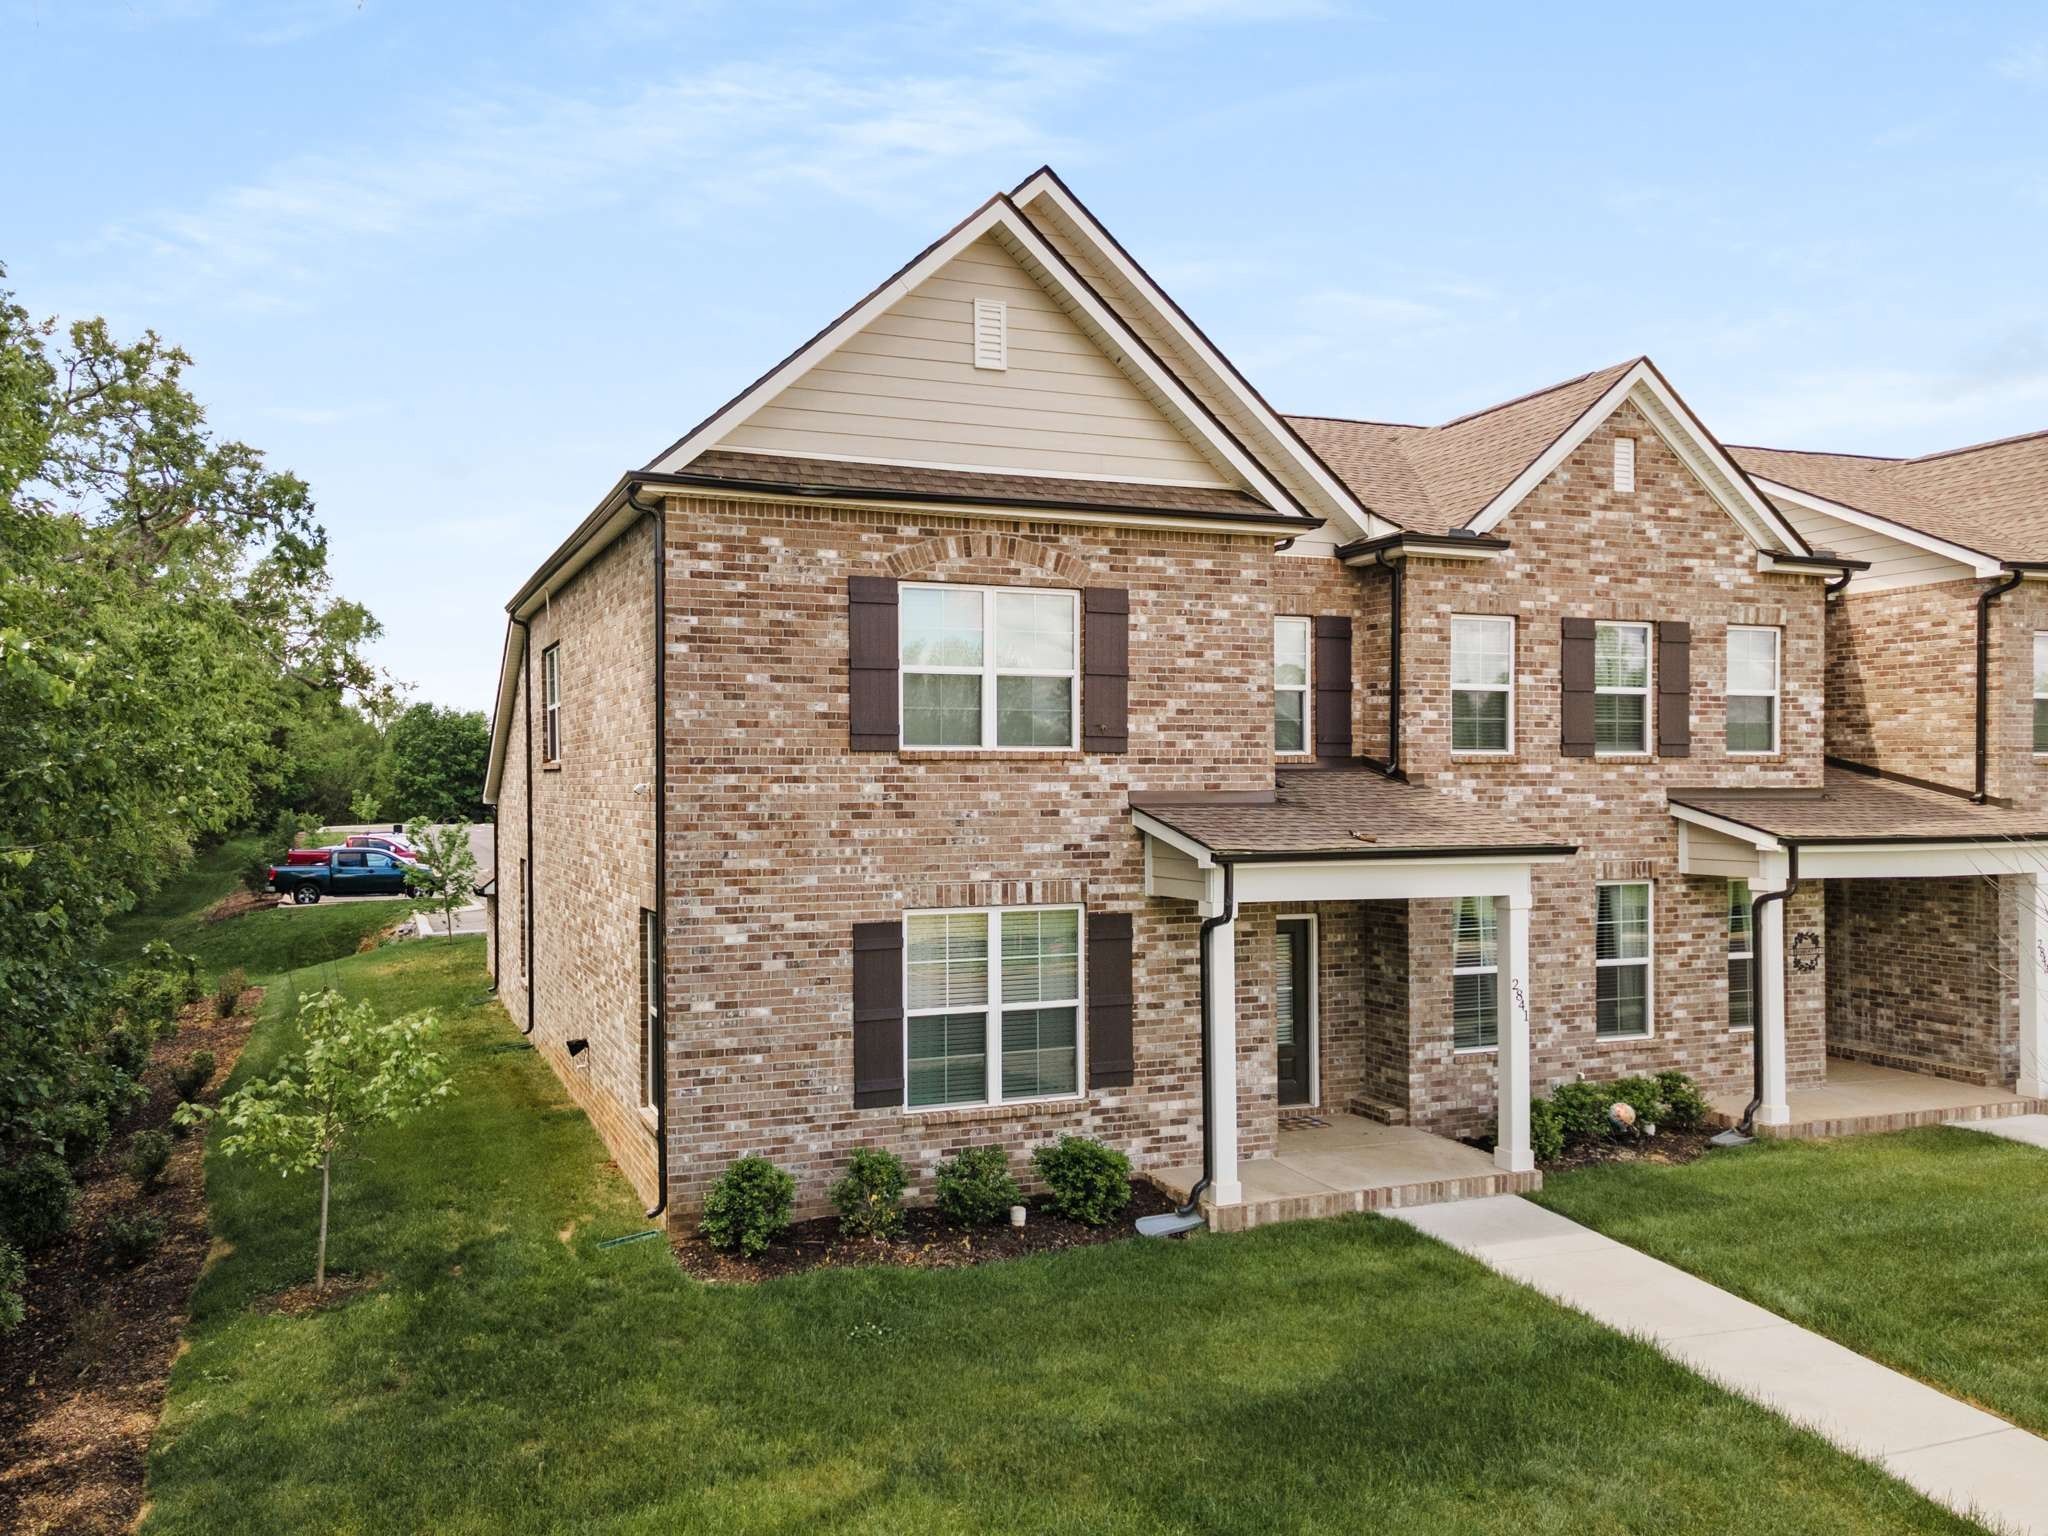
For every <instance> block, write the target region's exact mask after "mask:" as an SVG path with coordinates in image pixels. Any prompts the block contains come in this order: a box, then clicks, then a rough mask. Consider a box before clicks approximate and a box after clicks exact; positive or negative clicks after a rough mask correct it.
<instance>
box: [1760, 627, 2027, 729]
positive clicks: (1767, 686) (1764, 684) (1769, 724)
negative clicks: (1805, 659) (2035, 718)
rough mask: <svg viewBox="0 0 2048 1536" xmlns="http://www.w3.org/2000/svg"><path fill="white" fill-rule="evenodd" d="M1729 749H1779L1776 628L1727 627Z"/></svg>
mask: <svg viewBox="0 0 2048 1536" xmlns="http://www.w3.org/2000/svg"><path fill="white" fill-rule="evenodd" d="M2037 713H2038V711H2037ZM1728 750H1729V751H1730V752H1775V751H1777V750H1778V632H1777V631H1776V630H1775V629H1757V628H1754V627H1752V626H1750V625H1746V624H1731V625H1729V626H1728Z"/></svg>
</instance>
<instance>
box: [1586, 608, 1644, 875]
mask: <svg viewBox="0 0 2048 1536" xmlns="http://www.w3.org/2000/svg"><path fill="white" fill-rule="evenodd" d="M1603 629H1639V630H1641V631H1642V632H1643V686H1642V687H1640V688H1614V687H1609V688H1603V687H1601V686H1600V680H1599V670H1598V669H1599V665H1600V631H1601V630H1603ZM1593 666H1594V669H1595V670H1594V677H1593V711H1594V716H1593V719H1594V724H1593V733H1594V735H1593V740H1594V747H1593V755H1594V756H1595V757H1647V756H1649V755H1650V727H1651V720H1650V712H1651V710H1652V709H1654V708H1655V707H1656V697H1657V695H1656V687H1657V635H1656V630H1655V626H1653V625H1652V624H1651V623H1650V622H1649V621H1648V620H1647V619H1596V620H1594V621H1593ZM1603 693H1604V694H1607V695H1608V696H1610V697H1616V698H1631V697H1633V696H1635V695H1637V694H1640V695H1642V700H1643V734H1642V740H1641V745H1639V746H1633V747H1603V746H1600V745H1599V739H1600V738H1599V731H1600V725H1599V710H1600V695H1602V694H1603ZM1621 883H1623V884H1630V883H1639V882H1621Z"/></svg>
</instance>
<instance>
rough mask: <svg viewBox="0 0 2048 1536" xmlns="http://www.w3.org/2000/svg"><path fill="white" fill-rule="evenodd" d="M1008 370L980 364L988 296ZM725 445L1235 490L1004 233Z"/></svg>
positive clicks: (977, 246)
mask: <svg viewBox="0 0 2048 1536" xmlns="http://www.w3.org/2000/svg"><path fill="white" fill-rule="evenodd" d="M978 299H980V300H990V299H993V300H998V301H1000V302H1001V303H1002V304H1003V305H1004V313H1005V316H1006V318H1007V324H1008V345H1007V366H1004V367H1001V368H989V367H986V366H984V367H980V368H977V367H976V366H975V347H974V337H975V332H974V323H975V301H976V300H978ZM717 446H719V447H721V448H732V449H746V450H751V451H756V452H769V453H786V454H793V455H798V456H805V457H812V458H819V457H826V458H848V459H858V460H872V461H878V462H884V463H901V464H921V465H937V466H944V467H947V468H962V469H1005V470H1022V471H1026V472H1032V473H1040V474H1048V475H1069V476H1081V477H1098V478H1111V479H1135V480H1149V481H1164V482H1181V483H1188V484H1197V485H1235V484H1238V483H1239V482H1238V481H1237V479H1236V477H1235V476H1233V475H1231V474H1229V473H1228V472H1227V471H1226V470H1225V469H1224V468H1222V467H1221V466H1220V465H1219V464H1218V463H1216V462H1214V461H1212V459H1211V458H1210V457H1209V456H1208V455H1207V454H1205V453H1204V452H1203V451H1202V449H1201V448H1199V447H1198V446H1197V445H1196V444H1195V443H1194V442H1193V441H1191V440H1190V439H1189V438H1188V437H1187V436H1186V435H1185V434H1184V433H1183V432H1182V431H1181V430H1180V429H1179V428H1178V427H1176V426H1175V425H1174V424H1173V423H1172V422H1170V421H1169V420H1167V418H1166V417H1165V416H1164V415H1163V414H1162V413H1161V412H1160V411H1159V409H1158V408H1157V407H1156V406H1154V405H1153V404H1152V402H1151V401H1150V400H1149V399H1148V398H1147V397H1146V396H1145V394H1143V393H1142V392H1141V391H1140V390H1139V389H1138V388H1137V386H1136V385H1134V384H1133V383H1132V382H1131V379H1130V378H1129V377H1128V376H1127V375H1126V374H1125V372H1124V371H1123V370H1122V369H1121V368H1120V367H1119V366H1118V365H1117V364H1116V363H1115V362H1113V361H1112V360H1111V359H1110V358H1108V357H1107V356H1105V355H1104V354H1103V352H1102V351H1101V350H1100V349H1099V348H1098V347H1097V346H1096V344H1095V343H1094V342H1093V341H1092V340H1090V339H1089V337H1088V336H1087V335H1086V334H1085V333H1084V332H1083V331H1082V330H1081V328H1080V327H1079V326H1078V325H1076V324H1075V323H1074V321H1073V319H1072V318H1071V317H1070V316H1069V315H1068V314H1067V312H1066V311H1065V310H1064V309H1063V308H1062V307H1061V306H1060V304H1059V302H1058V301H1057V300H1056V299H1055V298H1054V297H1053V296H1052V295H1051V294H1050V293H1048V292H1047V291H1046V290H1045V288H1043V287H1042V286H1041V285H1040V284H1039V283H1038V281H1037V280H1036V279H1035V278H1033V277H1032V276H1031V275H1030V274H1029V273H1028V272H1026V271H1025V270H1024V268H1023V267H1021V266H1020V265H1019V264H1018V263H1017V261H1016V260H1015V259H1014V258H1013V257H1011V255H1010V254H1009V252H1008V251H1006V250H1005V249H1004V248H1003V247H1002V246H1001V245H1000V244H998V243H997V242H996V241H995V240H994V239H993V238H990V237H987V236H984V237H983V238H982V239H980V240H977V241H975V242H974V243H973V244H972V245H969V246H967V247H966V248H965V249H964V250H962V251H961V252H960V254H959V255H958V256H956V257H954V258H953V259H952V260H951V261H949V262H947V263H946V264H945V265H944V266H943V267H941V268H940V269H939V270H938V271H937V272H935V273H933V274H932V275H931V276H930V277H928V278H927V279H926V280H925V281H924V282H922V283H920V284H919V285H918V286H917V287H916V288H915V289H914V290H913V291H912V292H911V293H909V294H908V295H907V296H906V297H904V298H902V299H900V300H899V301H897V303H895V304H894V305H892V306H891V307H890V308H889V309H888V310H887V311H885V312H884V313H883V314H881V315H879V316H878V317H876V319H874V320H873V321H872V322H871V323H870V324H868V325H867V326H866V327H865V328H863V329H862V330H860V331H859V332H857V333H856V334H854V335H852V336H850V337H848V338H847V340H846V341H844V342H843V343H841V344H840V345H839V346H838V347H837V348H835V349H834V350H833V351H832V352H831V353H830V354H829V355H827V356H826V357H825V358H824V359H823V360H821V361H820V362H818V363H817V364H816V365H815V366H813V367H812V368H811V369H810V370H809V371H808V372H806V373H804V374H803V375H802V376H801V377H799V378H798V379H796V380H795V381H794V382H792V383H791V384H790V385H788V386H787V387H786V388H785V389H783V390H782V391H781V392H780V393H779V394H777V395H776V396H775V397H774V398H773V399H771V400H769V401H768V402H767V403H766V404H764V405H762V406H761V407H760V408H759V409H757V410H755V411H754V412H753V414H752V415H751V416H749V417H748V418H747V420H746V421H745V422H744V423H743V424H742V425H740V426H739V427H737V428H735V429H734V430H733V431H731V432H729V433H727V434H726V435H725V437H724V438H723V439H722V440H721V441H720V442H719V443H718V444H717Z"/></svg>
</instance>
